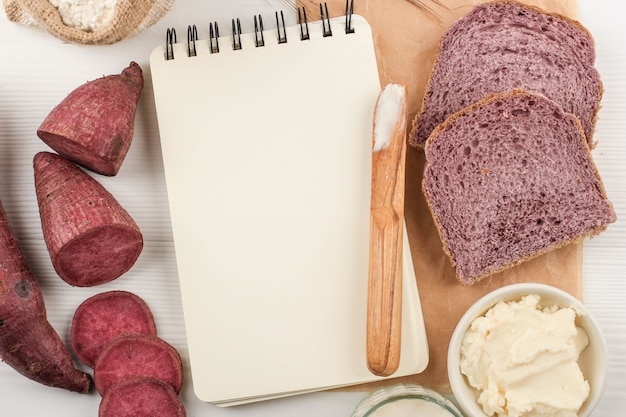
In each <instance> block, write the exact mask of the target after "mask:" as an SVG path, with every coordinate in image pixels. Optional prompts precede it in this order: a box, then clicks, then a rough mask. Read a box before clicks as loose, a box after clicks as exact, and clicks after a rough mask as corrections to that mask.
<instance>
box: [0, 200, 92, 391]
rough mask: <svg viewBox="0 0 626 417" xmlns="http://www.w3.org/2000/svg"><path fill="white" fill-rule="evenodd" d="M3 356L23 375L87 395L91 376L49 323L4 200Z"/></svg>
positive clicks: (0, 260)
mask: <svg viewBox="0 0 626 417" xmlns="http://www.w3.org/2000/svg"><path fill="white" fill-rule="evenodd" d="M0 357H2V360H3V361H4V362H6V363H7V364H9V365H10V366H11V367H12V368H14V369H15V370H16V371H18V372H19V373H21V374H23V375H24V376H26V377H28V378H30V379H32V380H34V381H37V382H39V383H42V384H44V385H49V386H52V387H59V388H64V389H67V390H70V391H76V392H80V393H86V392H88V391H89V388H90V387H91V377H90V376H89V375H87V374H86V373H84V372H81V371H79V370H78V369H76V368H75V367H74V364H73V362H72V357H71V355H70V353H69V351H68V349H67V347H66V346H65V344H64V343H63V341H62V340H61V338H60V337H59V335H58V334H57V332H56V331H55V330H54V328H53V327H52V326H51V325H50V323H49V322H48V319H47V316H46V308H45V305H44V300H43V296H42V294H41V291H40V290H39V285H38V283H37V280H36V279H35V277H34V276H33V275H32V273H31V271H30V268H29V266H28V264H27V262H26V259H25V257H24V254H23V253H22V250H21V248H20V246H19V243H18V242H17V240H16V238H15V236H14V234H13V230H12V228H11V225H10V224H9V221H8V219H7V216H6V212H5V211H4V207H3V206H2V203H1V202H0Z"/></svg>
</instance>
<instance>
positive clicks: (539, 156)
mask: <svg viewBox="0 0 626 417" xmlns="http://www.w3.org/2000/svg"><path fill="white" fill-rule="evenodd" d="M425 156H426V165H425V168H424V178H423V183H422V188H423V192H424V196H425V198H426V201H427V203H428V206H429V208H430V210H431V213H432V215H433V219H434V222H435V224H436V226H437V228H438V230H439V235H440V237H441V240H442V243H443V247H444V251H445V252H446V253H447V254H448V256H449V257H450V260H451V262H452V264H453V266H454V267H455V269H456V275H457V278H458V280H459V281H460V282H461V283H462V284H465V285H470V284H473V283H475V282H477V281H479V280H480V279H482V278H484V277H486V276H489V275H491V274H493V273H496V272H499V271H502V270H504V269H507V268H509V267H511V266H514V265H517V264H519V263H521V262H523V261H525V260H527V259H531V258H534V257H536V256H538V255H540V254H543V253H546V252H548V251H551V250H553V249H556V248H559V247H562V246H564V245H566V244H569V243H571V242H574V241H579V240H581V239H583V238H585V237H587V236H593V235H595V234H597V233H600V232H601V231H603V230H604V229H605V228H606V227H607V226H608V225H609V224H610V223H613V222H614V221H615V220H616V215H615V212H614V210H613V206H612V204H611V202H610V201H609V200H608V198H607V196H606V192H605V189H604V186H603V184H602V181H601V179H600V177H599V174H598V171H597V169H596V167H595V165H594V163H593V160H592V157H591V153H590V150H589V147H588V146H587V144H586V141H585V137H584V134H583V131H582V126H581V124H580V122H579V120H578V119H577V118H576V117H575V116H573V115H571V114H569V113H565V112H564V111H563V110H562V108H561V107H560V106H559V105H558V104H557V103H555V102H554V101H551V100H549V99H547V98H546V97H545V96H543V95H540V94H536V93H530V92H526V91H523V90H515V91H511V92H509V93H503V94H494V95H491V96H488V97H486V98H485V99H483V100H481V101H480V102H478V103H475V104H474V105H472V106H469V107H467V108H465V109H464V110H462V111H460V112H458V113H456V114H454V115H453V116H451V117H449V118H448V119H447V120H446V121H445V122H444V123H442V124H441V125H439V126H438V127H437V128H436V129H435V130H434V131H433V133H432V135H431V136H430V137H429V139H428V141H427V142H426V145H425Z"/></svg>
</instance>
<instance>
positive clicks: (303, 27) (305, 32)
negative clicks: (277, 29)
mask: <svg viewBox="0 0 626 417" xmlns="http://www.w3.org/2000/svg"><path fill="white" fill-rule="evenodd" d="M298 24H299V25H300V40H301V41H306V40H309V39H311V37H310V36H309V22H308V21H307V18H306V9H305V8H304V7H303V8H302V9H300V8H299V7H298Z"/></svg>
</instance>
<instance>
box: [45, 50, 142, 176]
mask: <svg viewBox="0 0 626 417" xmlns="http://www.w3.org/2000/svg"><path fill="white" fill-rule="evenodd" d="M142 90H143V72H142V70H141V67H140V66H139V65H138V64H137V63H135V62H131V63H130V65H129V66H128V67H127V68H126V69H124V70H123V71H122V73H121V74H112V75H107V76H104V77H102V78H98V79H95V80H92V81H88V82H86V83H85V84H83V85H81V86H79V87H78V88H76V89H75V90H73V91H72V92H70V94H68V95H67V97H65V99H63V100H62V101H61V102H60V103H59V104H58V105H57V106H56V107H54V109H52V111H51V112H50V113H49V114H48V116H47V117H46V118H45V119H44V121H43V122H42V123H41V125H40V126H39V129H37V136H39V138H40V139H41V140H43V141H44V142H45V143H46V144H47V145H48V146H50V147H51V148H52V149H54V150H55V151H56V152H57V153H58V154H59V155H62V156H64V157H65V158H67V159H69V160H71V161H73V162H76V163H77V164H79V165H82V166H84V167H85V168H87V169H90V170H92V171H94V172H97V173H99V174H103V175H108V176H114V175H117V173H118V172H119V169H120V167H121V165H122V162H123V161H124V159H125V157H126V153H127V152H128V149H129V148H130V145H131V143H132V139H133V135H134V131H135V114H136V111H137V103H138V101H139V98H140V97H141V92H142Z"/></svg>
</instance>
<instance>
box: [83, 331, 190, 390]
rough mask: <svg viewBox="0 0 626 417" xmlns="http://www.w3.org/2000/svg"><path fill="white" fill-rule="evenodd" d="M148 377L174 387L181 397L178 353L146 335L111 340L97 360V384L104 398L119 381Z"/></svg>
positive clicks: (181, 382)
mask: <svg viewBox="0 0 626 417" xmlns="http://www.w3.org/2000/svg"><path fill="white" fill-rule="evenodd" d="M131 376H148V377H152V378H156V379H159V380H161V381H163V382H165V383H167V384H169V385H171V386H172V388H173V389H174V391H175V392H176V393H177V394H178V393H179V392H180V389H181V387H182V385H183V366H182V361H181V358H180V355H179V354H178V351H177V350H176V349H175V348H174V347H173V346H172V345H170V344H169V343H167V342H166V341H165V340H163V339H160V338H158V337H156V336H150V335H145V334H125V335H121V336H117V337H116V338H114V339H113V340H111V341H110V342H109V343H108V344H107V345H106V346H105V348H104V349H103V350H102V353H100V356H98V359H97V360H96V365H95V367H94V382H95V385H96V389H97V390H98V392H99V393H100V394H101V395H105V394H106V392H107V390H108V389H109V388H110V387H111V386H112V385H113V384H114V383H115V382H117V381H119V380H121V379H123V378H127V377H131Z"/></svg>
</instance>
